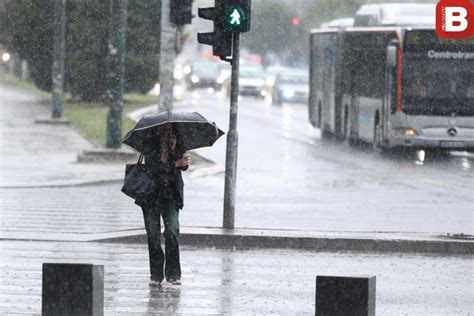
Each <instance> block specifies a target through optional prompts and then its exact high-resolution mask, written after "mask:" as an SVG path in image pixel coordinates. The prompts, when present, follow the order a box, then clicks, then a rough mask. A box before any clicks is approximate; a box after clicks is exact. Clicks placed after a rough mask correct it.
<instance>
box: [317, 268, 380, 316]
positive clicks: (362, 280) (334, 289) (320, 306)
mask: <svg viewBox="0 0 474 316" xmlns="http://www.w3.org/2000/svg"><path fill="white" fill-rule="evenodd" d="M315 315H317V316H323V315H324V316H326V315H327V316H331V315H338V316H346V315H347V316H349V315H350V316H362V315H363V316H375V276H360V277H346V276H319V275H318V276H316V313H315Z"/></svg>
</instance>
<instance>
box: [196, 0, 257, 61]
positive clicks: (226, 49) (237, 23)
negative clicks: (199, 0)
mask: <svg viewBox="0 0 474 316" xmlns="http://www.w3.org/2000/svg"><path fill="white" fill-rule="evenodd" d="M250 6H251V0H215V7H213V8H199V10H198V15H199V17H200V18H203V19H206V20H211V21H213V22H214V31H213V32H208V33H198V42H199V43H201V44H206V45H211V46H212V51H213V54H214V55H216V56H219V57H220V58H221V59H222V60H224V61H229V57H231V56H232V36H233V33H243V32H248V31H249V30H250Z"/></svg>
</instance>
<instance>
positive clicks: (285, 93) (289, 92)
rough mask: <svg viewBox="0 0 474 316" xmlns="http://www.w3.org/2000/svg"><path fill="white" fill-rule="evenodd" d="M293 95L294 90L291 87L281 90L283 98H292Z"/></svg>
mask: <svg viewBox="0 0 474 316" xmlns="http://www.w3.org/2000/svg"><path fill="white" fill-rule="evenodd" d="M294 95H295V91H294V90H292V89H285V90H283V96H284V97H285V98H292V97H293V96H294Z"/></svg>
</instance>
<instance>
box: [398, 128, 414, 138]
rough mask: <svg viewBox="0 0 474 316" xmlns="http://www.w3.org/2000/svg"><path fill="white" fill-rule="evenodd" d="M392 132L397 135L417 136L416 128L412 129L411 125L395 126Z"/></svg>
mask: <svg viewBox="0 0 474 316" xmlns="http://www.w3.org/2000/svg"><path fill="white" fill-rule="evenodd" d="M394 132H395V134H396V135H397V136H407V137H414V136H418V133H417V131H416V130H414V129H413V128H411V127H407V128H395V129H394Z"/></svg>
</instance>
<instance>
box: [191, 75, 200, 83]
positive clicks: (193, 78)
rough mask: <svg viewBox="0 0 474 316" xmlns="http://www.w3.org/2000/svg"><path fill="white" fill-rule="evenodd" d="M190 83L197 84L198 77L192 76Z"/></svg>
mask: <svg viewBox="0 0 474 316" xmlns="http://www.w3.org/2000/svg"><path fill="white" fill-rule="evenodd" d="M191 81H192V82H193V83H198V82H199V77H198V76H196V75H192V77H191Z"/></svg>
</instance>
